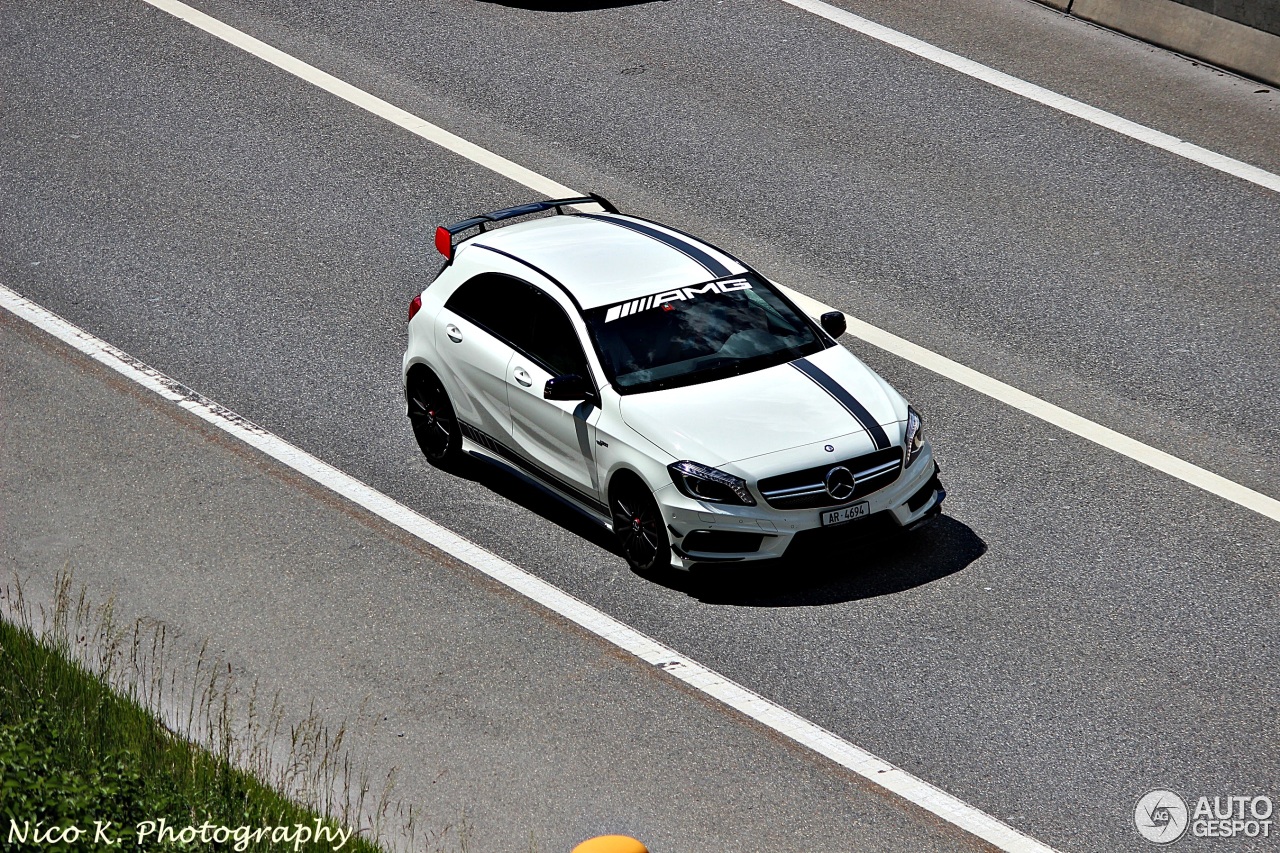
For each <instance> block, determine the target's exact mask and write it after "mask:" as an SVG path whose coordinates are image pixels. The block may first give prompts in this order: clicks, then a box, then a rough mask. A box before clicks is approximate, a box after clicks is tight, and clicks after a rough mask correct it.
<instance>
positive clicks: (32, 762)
mask: <svg viewBox="0 0 1280 853" xmlns="http://www.w3.org/2000/svg"><path fill="white" fill-rule="evenodd" d="M0 611H3V614H4V616H5V617H6V618H2V619H0V848H3V849H12V848H17V849H24V848H25V849H49V848H52V847H60V848H61V847H65V846H68V845H67V842H71V841H72V840H73V839H72V838H71V837H69V836H68V835H67V834H66V833H67V832H69V830H68V827H76V828H78V829H80V830H82V831H83V833H84V835H83V836H82V837H81V838H80V839H78V840H79V841H80V844H83V845H84V846H96V845H91V844H90V842H91V841H92V840H93V839H94V837H95V831H96V829H97V827H99V826H104V825H105V826H104V829H103V832H104V834H105V837H107V838H111V839H114V840H118V842H119V846H121V847H130V848H134V849H138V847H139V845H141V849H149V850H184V851H190V850H200V849H215V850H237V851H243V850H261V851H266V850H272V851H278V850H282V849H294V850H312V851H320V850H333V849H335V848H337V847H338V846H339V840H340V839H341V838H344V837H347V838H349V840H348V841H346V842H345V844H343V845H342V846H341V849H342V850H344V851H358V853H374V851H381V850H386V849H427V845H428V844H430V845H431V849H434V850H442V849H444V847H443V844H445V843H447V844H448V847H449V848H450V849H461V850H462V851H465V850H466V849H467V848H468V847H469V846H470V844H469V840H470V838H469V836H470V832H469V827H468V826H467V824H466V821H465V819H463V820H461V821H459V822H457V823H454V824H450V825H448V826H445V827H443V828H441V829H439V830H437V831H435V832H431V833H424V835H425V837H417V836H418V834H419V833H418V832H417V828H416V827H415V815H414V811H413V809H412V808H411V807H410V808H405V807H404V806H402V805H400V804H398V803H396V804H393V803H392V801H391V798H390V793H391V788H392V785H393V782H394V779H393V778H392V777H388V778H387V779H386V780H384V784H383V785H382V786H381V790H380V792H379V793H378V794H377V795H376V796H375V795H374V792H373V786H372V785H371V784H370V780H369V777H368V774H367V772H364V771H363V770H359V769H357V768H355V767H353V764H352V761H351V757H350V755H349V754H348V753H347V751H346V750H345V749H344V748H343V739H344V737H345V734H346V732H345V728H342V727H339V728H337V729H332V728H330V727H328V726H327V725H325V724H324V722H323V721H322V720H321V719H320V718H319V717H318V715H317V714H316V712H315V710H314V708H312V709H311V712H310V713H309V714H308V715H307V716H306V717H305V718H303V719H302V720H301V721H299V722H295V723H293V724H291V725H286V724H285V722H284V720H285V714H284V711H283V709H282V708H281V707H280V704H279V701H278V699H273V700H271V701H270V702H269V703H267V702H264V701H263V697H261V696H260V695H259V690H258V685H257V684H256V683H255V684H253V685H251V686H249V687H248V688H247V689H241V688H240V687H239V686H238V685H237V684H236V683H235V679H234V677H233V673H232V668H231V667H230V665H225V666H224V664H223V663H222V662H220V661H216V660H212V659H210V658H209V656H208V654H207V647H201V648H200V649H199V651H198V652H195V651H193V653H192V654H191V655H177V654H175V652H174V649H173V646H174V645H175V643H174V641H173V639H172V638H171V636H170V634H169V631H168V629H167V628H166V626H164V625H163V624H161V623H146V622H143V621H138V622H134V623H132V624H131V625H127V626H124V627H121V626H118V625H117V624H116V622H115V617H114V609H113V606H112V603H111V602H107V603H106V604H104V605H100V606H93V605H91V604H90V603H89V602H88V601H87V600H86V597H85V593H84V591H83V590H81V591H80V593H79V596H78V597H74V596H73V595H72V590H71V579H70V577H69V575H67V574H66V573H65V572H63V573H60V574H59V575H58V577H57V579H56V581H55V586H54V591H53V599H52V605H51V606H50V607H48V608H46V607H41V608H39V617H40V618H39V619H36V618H35V614H34V613H33V612H32V608H30V607H29V606H28V605H27V603H26V601H25V600H24V595H23V590H22V584H21V583H20V582H19V581H18V580H17V579H15V580H14V582H13V583H12V585H10V586H8V587H5V588H4V589H2V590H0ZM178 645H181V644H178ZM171 657H179V658H181V659H182V662H180V663H174V662H173V661H171V660H170V658H171ZM193 659H194V663H193V662H192V660H193ZM162 721H163V722H162ZM299 803H307V804H309V806H310V807H308V806H303V805H299ZM161 820H164V821H165V822H166V824H167V826H168V827H169V835H168V836H165V837H161V834H162V831H163V829H162V826H161V825H160V824H159V821H161ZM106 822H110V823H109V824H106ZM185 827H192V828H193V829H192V830H190V831H188V834H187V835H186V836H185V837H184V836H183V835H182V834H181V832H182V830H183V829H184V828H185ZM202 827H204V829H203V834H202V835H197V836H196V838H195V841H194V843H190V842H189V843H186V844H184V843H182V842H183V841H184V840H186V841H189V839H190V838H191V837H192V836H191V833H192V832H196V833H199V832H200V831H201V828H202ZM220 827H225V828H226V830H227V832H226V833H220V830H219V828H220ZM262 827H267V828H268V831H267V832H266V834H265V835H264V834H262V833H258V837H257V839H256V840H255V839H254V838H253V837H252V835H250V834H248V833H250V831H251V830H257V829H260V828H262ZM278 827H284V828H288V829H289V831H290V832H291V833H292V835H290V837H289V838H288V839H287V840H282V839H281V836H280V835H279V834H278V833H279V830H278V829H275V828H278ZM299 827H305V828H306V830H307V832H306V835H309V836H310V838H305V837H304V833H303V832H302V831H301V830H300V829H299ZM322 827H323V828H324V832H325V833H327V835H322V834H321V832H320V830H321V828H322ZM241 828H243V830H242V829H241ZM352 828H354V831H353V829H352ZM50 832H57V833H61V834H55V835H50V834H49V833H50ZM15 833H16V834H15ZM41 833H43V834H41ZM233 833H239V834H233ZM242 836H243V837H242ZM298 841H302V842H304V843H299V844H295V842H298ZM75 846H79V845H75Z"/></svg>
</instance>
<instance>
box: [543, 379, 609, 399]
mask: <svg viewBox="0 0 1280 853" xmlns="http://www.w3.org/2000/svg"><path fill="white" fill-rule="evenodd" d="M542 399H544V400H594V399H596V389H595V387H594V386H592V384H591V383H590V382H589V381H587V380H586V379H583V378H582V377H581V376H579V375H578V374H576V373H566V374H564V375H563V376H553V377H551V378H550V379H548V380H547V384H546V385H544V386H543V388H542Z"/></svg>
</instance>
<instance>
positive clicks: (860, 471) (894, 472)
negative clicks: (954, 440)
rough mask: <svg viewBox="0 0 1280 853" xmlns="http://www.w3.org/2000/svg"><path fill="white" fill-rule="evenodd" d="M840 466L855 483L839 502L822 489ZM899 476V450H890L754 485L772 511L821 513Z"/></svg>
mask: <svg viewBox="0 0 1280 853" xmlns="http://www.w3.org/2000/svg"><path fill="white" fill-rule="evenodd" d="M839 465H843V466H844V467H845V468H848V469H849V470H850V471H852V472H853V474H854V476H855V477H856V478H857V481H858V482H857V486H856V487H855V488H854V491H853V494H852V495H850V496H849V497H847V498H845V499H844V500H840V501H838V500H836V499H835V498H833V497H831V495H830V494H828V493H827V487H826V486H825V485H824V480H825V478H826V476H827V472H828V471H830V470H831V469H832V468H835V467H836V466H839ZM901 473H902V448H900V447H890V448H887V449H885V450H877V451H876V452H875V453H868V454H867V455H865V456H855V457H854V458H852V459H841V460H838V461H834V462H828V463H827V464H825V465H819V466H816V467H814V468H806V469H804V470H803V471H792V472H791V473H790V474H779V475H777V476H776V477H765V478H764V479H763V480H761V481H760V482H759V483H757V484H756V485H757V487H758V488H759V489H760V494H762V495H763V496H764V499H765V501H766V502H767V503H768V504H769V506H771V507H773V508H774V509H820V508H822V507H828V506H837V505H839V504H846V503H849V502H851V501H856V500H858V499H860V498H864V497H866V496H867V495H869V494H871V493H872V492H878V491H879V490H880V489H883V488H884V487H885V486H887V485H889V484H890V483H892V482H893V481H894V480H897V479H898V475H899V474H901Z"/></svg>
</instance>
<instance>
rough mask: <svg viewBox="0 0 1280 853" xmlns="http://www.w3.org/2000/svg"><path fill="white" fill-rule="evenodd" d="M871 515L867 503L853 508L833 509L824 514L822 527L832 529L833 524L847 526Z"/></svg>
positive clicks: (855, 505)
mask: <svg viewBox="0 0 1280 853" xmlns="http://www.w3.org/2000/svg"><path fill="white" fill-rule="evenodd" d="M870 514H871V511H870V509H869V505H868V504H867V502H866V501H863V502H862V503H860V504H854V505H853V506H846V507H843V508H841V509H832V510H828V511H827V512H824V513H823V514H822V526H823V527H830V526H831V525H833V524H847V523H848V522H850V521H855V520H857V519H859V518H866V517H867V516H868V515H870Z"/></svg>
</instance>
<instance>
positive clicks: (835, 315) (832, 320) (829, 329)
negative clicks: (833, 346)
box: [818, 311, 848, 338]
mask: <svg viewBox="0 0 1280 853" xmlns="http://www.w3.org/2000/svg"><path fill="white" fill-rule="evenodd" d="M818 323H819V324H821V326H822V330H823V331H824V332H826V333H827V334H828V335H830V336H831V337H833V338H838V337H840V336H841V335H843V334H844V332H845V329H847V328H848V324H847V323H845V320H844V315H843V314H841V313H840V312H839V311H828V312H827V313H825V314H823V315H822V316H821V317H819V318H818Z"/></svg>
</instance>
